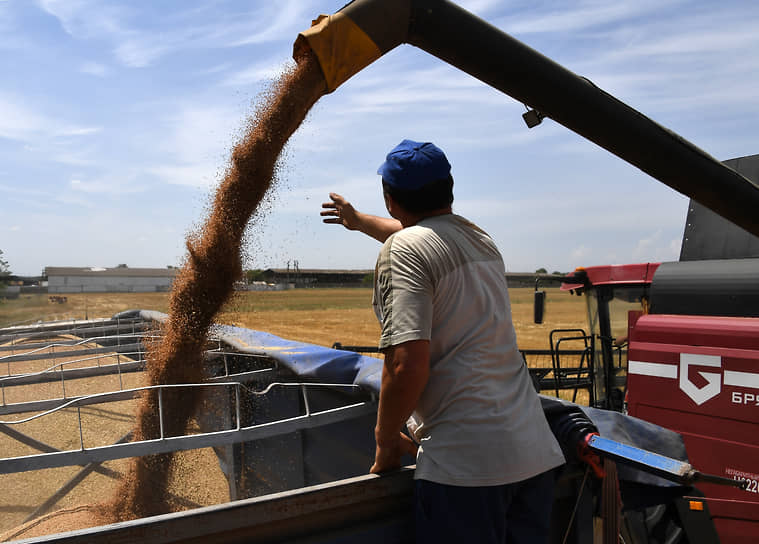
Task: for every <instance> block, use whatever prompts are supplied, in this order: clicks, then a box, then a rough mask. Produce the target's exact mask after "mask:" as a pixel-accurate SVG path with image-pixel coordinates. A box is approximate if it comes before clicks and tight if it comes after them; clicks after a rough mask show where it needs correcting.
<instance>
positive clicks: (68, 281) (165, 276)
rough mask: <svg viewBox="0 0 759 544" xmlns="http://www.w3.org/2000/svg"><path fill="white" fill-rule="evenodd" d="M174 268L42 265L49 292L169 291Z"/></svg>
mask: <svg viewBox="0 0 759 544" xmlns="http://www.w3.org/2000/svg"><path fill="white" fill-rule="evenodd" d="M178 272H179V269H177V268H129V267H127V266H117V267H116V268H94V267H93V268H77V267H64V266H48V267H46V268H45V275H46V276H47V290H48V293H151V292H162V291H168V290H169V289H170V288H171V284H172V282H173V281H174V278H175V277H176V275H177V273H178Z"/></svg>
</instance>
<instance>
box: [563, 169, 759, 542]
mask: <svg viewBox="0 0 759 544" xmlns="http://www.w3.org/2000/svg"><path fill="white" fill-rule="evenodd" d="M727 164H728V165H730V166H732V167H733V168H735V169H737V170H738V171H739V172H740V171H741V170H743V171H742V172H741V173H743V174H744V175H746V176H747V177H749V178H754V179H756V177H757V176H756V174H757V172H756V171H757V170H759V155H755V156H752V157H744V158H742V159H736V160H733V161H728V163H727ZM757 256H759V239H757V238H756V237H755V236H752V235H750V234H749V233H748V232H746V231H743V230H742V229H739V228H738V227H736V226H735V225H733V224H731V223H728V222H727V221H725V220H723V219H722V218H720V217H719V216H716V215H715V214H713V213H711V212H709V210H707V209H705V208H703V207H700V206H698V205H697V204H696V203H693V202H692V203H691V206H690V210H689V214H688V219H687V222H686V230H685V235H684V238H683V246H682V250H681V255H680V261H679V262H670V263H661V264H660V263H644V264H629V265H609V266H594V267H588V268H580V269H577V270H576V271H575V272H574V273H573V274H572V275H570V276H568V277H566V278H564V279H563V285H562V290H567V291H570V292H571V293H575V294H578V295H580V294H583V295H586V300H587V308H588V317H589V326H590V331H589V333H587V334H586V333H585V332H584V331H583V332H580V333H575V336H574V337H573V338H572V337H571V336H570V337H569V338H570V339H574V340H575V341H576V340H578V339H580V338H582V339H587V340H586V341H587V342H588V345H589V346H591V347H590V349H589V351H590V352H591V353H592V355H591V356H590V362H589V364H588V365H587V369H588V370H587V376H586V378H587V382H586V383H588V384H589V385H588V389H589V390H590V398H591V402H592V404H594V405H595V406H597V407H600V408H606V409H612V410H626V411H627V413H628V414H629V415H631V416H635V417H638V418H640V419H643V420H646V421H649V422H652V423H655V424H657V425H660V426H662V427H666V428H669V429H672V430H674V431H676V432H678V433H680V434H681V435H682V437H683V439H684V442H685V445H686V448H687V451H688V457H689V460H690V461H691V463H693V464H694V465H695V466H698V467H700V468H701V469H702V470H704V471H705V472H708V473H711V474H715V475H721V476H724V477H727V478H733V479H736V480H741V481H746V482H747V484H748V485H747V487H746V488H745V489H738V488H731V487H726V486H722V485H719V486H718V485H713V484H710V483H708V482H704V483H700V484H699V485H698V488H699V489H700V491H702V492H703V493H704V495H705V497H706V499H707V501H706V502H707V505H708V508H709V511H710V513H711V517H712V520H713V521H714V525H715V527H716V529H717V531H718V533H719V536H720V539H721V540H722V541H723V542H757V541H759V258H757ZM565 338H566V336H565ZM555 348H556V346H555V342H554V341H552V350H554V351H555ZM567 370H568V369H567Z"/></svg>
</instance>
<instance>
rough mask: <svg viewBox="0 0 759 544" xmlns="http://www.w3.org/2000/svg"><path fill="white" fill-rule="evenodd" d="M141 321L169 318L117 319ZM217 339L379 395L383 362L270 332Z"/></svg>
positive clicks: (151, 314)
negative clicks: (288, 338)
mask: <svg viewBox="0 0 759 544" xmlns="http://www.w3.org/2000/svg"><path fill="white" fill-rule="evenodd" d="M138 316H139V317H141V318H142V319H145V320H149V321H158V322H160V323H163V322H165V321H166V319H167V318H168V316H167V315H166V314H164V313H161V312H155V311H152V310H128V311H126V312H121V313H119V314H116V315H115V316H114V318H119V317H120V318H126V317H138ZM213 332H214V335H215V336H216V337H218V338H219V339H220V340H221V341H222V342H224V343H225V344H227V345H229V346H231V347H233V348H235V349H236V350H238V351H241V352H244V353H251V354H254V355H266V356H267V357H271V358H272V359H274V360H276V361H277V362H278V363H280V364H281V365H282V366H284V367H286V368H287V369H289V370H291V371H292V372H293V373H294V374H296V375H298V376H302V377H303V378H304V379H307V380H314V381H319V382H322V383H341V384H355V385H359V386H361V387H365V388H367V389H369V390H371V391H373V392H375V393H379V389H380V384H381V381H382V364H383V363H382V360H381V359H377V358H376V357H367V356H365V355H361V354H358V353H354V352H352V351H343V350H337V349H331V348H326V347H324V346H317V345H314V344H307V343H305V342H296V341H294V340H286V339H284V338H280V337H279V336H275V335H273V334H269V333H267V332H261V331H254V330H251V329H244V328H242V327H232V326H229V325H217V326H215V327H214V329H213Z"/></svg>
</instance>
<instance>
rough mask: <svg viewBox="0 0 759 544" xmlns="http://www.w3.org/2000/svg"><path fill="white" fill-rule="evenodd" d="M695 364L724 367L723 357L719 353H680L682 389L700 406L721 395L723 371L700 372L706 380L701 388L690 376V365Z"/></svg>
mask: <svg viewBox="0 0 759 544" xmlns="http://www.w3.org/2000/svg"><path fill="white" fill-rule="evenodd" d="M691 365H693V366H710V367H713V368H721V367H722V357H720V356H719V355H697V354H695V353H681V354H680V389H682V390H683V392H684V393H685V394H686V395H688V396H689V397H690V398H692V399H693V402H695V403H696V404H698V405H699V406H700V405H702V404H703V403H705V402H706V401H707V400H709V399H710V398H712V397H715V396H717V395H719V392H720V390H721V389H722V383H721V373H718V372H699V374H700V375H701V376H702V377H703V378H704V379H705V380H706V382H707V383H706V385H704V386H703V387H701V388H698V387H696V384H694V383H693V382H692V381H690V377H689V376H688V367H690V366H691Z"/></svg>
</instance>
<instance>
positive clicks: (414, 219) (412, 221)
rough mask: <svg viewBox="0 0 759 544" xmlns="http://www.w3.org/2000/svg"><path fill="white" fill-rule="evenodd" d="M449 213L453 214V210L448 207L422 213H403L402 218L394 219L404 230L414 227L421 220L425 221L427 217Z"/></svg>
mask: <svg viewBox="0 0 759 544" xmlns="http://www.w3.org/2000/svg"><path fill="white" fill-rule="evenodd" d="M450 213H453V210H452V209H451V207H450V206H448V207H447V208H439V209H437V210H432V211H429V212H424V213H404V214H403V217H396V219H398V221H400V222H401V225H403V228H404V229H405V228H407V227H412V226H414V225H416V224H417V223H418V222H419V221H421V220H422V219H427V218H428V217H436V216H438V215H447V214H450Z"/></svg>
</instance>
